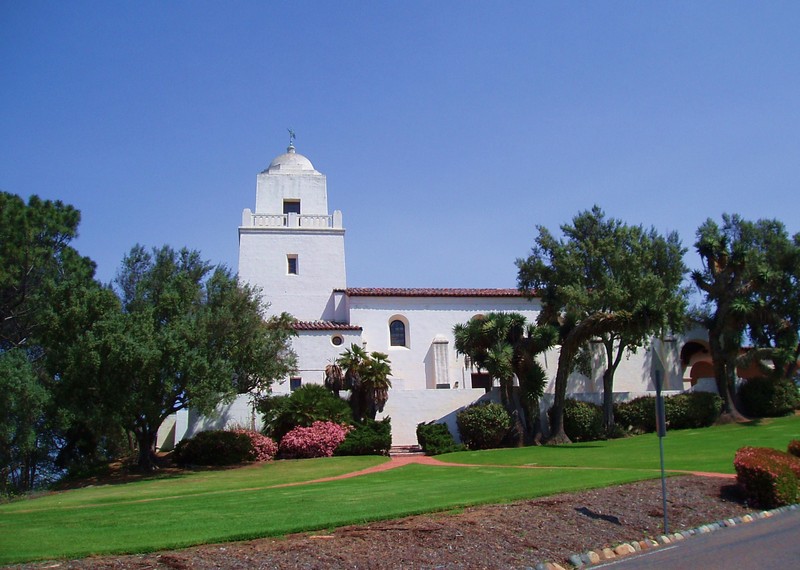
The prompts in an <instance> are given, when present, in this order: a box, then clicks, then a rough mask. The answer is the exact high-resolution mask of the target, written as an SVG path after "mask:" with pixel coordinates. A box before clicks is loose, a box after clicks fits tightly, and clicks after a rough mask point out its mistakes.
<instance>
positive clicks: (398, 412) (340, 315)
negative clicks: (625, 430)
mask: <svg viewBox="0 0 800 570" xmlns="http://www.w3.org/2000/svg"><path fill="white" fill-rule="evenodd" d="M344 237H345V228H344V226H343V217H342V213H341V212H340V211H338V210H334V211H333V212H330V211H329V208H328V195H327V182H326V178H325V175H323V174H322V173H320V172H318V171H317V170H315V169H314V167H313V165H312V163H311V161H310V160H309V159H308V158H306V157H304V156H303V155H301V154H298V153H297V152H296V150H295V148H294V146H293V145H290V146H289V148H288V149H287V152H286V153H284V154H281V155H280V156H278V157H276V158H275V159H274V160H273V161H272V163H271V164H270V165H269V167H268V168H267V169H266V170H264V171H263V172H261V173H260V174H259V175H258V179H257V186H256V202H255V210H250V209H249V208H248V209H245V210H244V212H243V214H242V223H241V226H240V227H239V278H240V279H241V280H242V281H243V282H246V283H249V284H251V285H253V286H256V287H258V288H260V289H261V291H262V294H263V296H264V299H265V300H266V301H267V302H268V303H269V305H270V307H269V312H270V313H271V314H279V313H281V312H287V313H290V314H291V315H292V316H294V317H295V319H296V320H297V322H296V325H295V328H296V330H297V333H298V336H297V337H296V338H295V339H293V349H294V351H295V352H296V354H297V356H298V370H297V372H296V374H294V375H293V376H292V378H289V379H286V381H284V382H282V383H279V384H276V385H275V386H274V387H273V392H274V393H276V394H288V393H289V392H290V391H291V390H294V389H296V388H298V387H299V386H301V385H303V384H309V383H322V382H323V380H324V369H325V366H326V365H328V364H330V363H332V362H333V361H334V360H335V359H336V358H337V357H338V356H339V355H341V353H342V352H343V351H344V349H346V348H348V347H350V346H351V345H352V344H357V345H359V346H362V347H364V348H365V349H366V350H367V351H370V352H372V351H379V352H383V353H386V354H388V355H389V360H390V361H391V368H392V377H391V382H392V389H391V390H390V392H389V400H388V403H387V405H386V408H385V410H384V412H383V416H390V417H391V418H392V435H393V444H394V445H414V444H416V434H415V430H416V426H417V424H418V423H420V422H423V421H431V420H438V421H444V422H446V423H447V424H448V425H449V426H450V428H451V431H452V432H453V433H454V435H455V434H457V432H456V428H455V414H456V412H457V411H459V410H460V409H463V408H464V407H465V406H468V405H469V404H471V403H473V402H475V401H477V400H479V399H481V398H486V397H491V394H487V391H488V390H490V388H491V385H492V382H491V379H489V378H488V377H487V376H486V375H485V374H481V373H480V371H477V370H474V369H473V368H472V367H471V366H470V365H469V362H468V361H465V358H464V356H463V355H459V354H457V353H456V351H455V347H454V338H453V327H454V326H455V325H456V324H458V323H466V322H467V321H469V320H470V319H472V318H473V317H475V316H477V315H482V314H485V313H489V312H498V311H514V312H518V313H521V314H523V315H524V316H525V317H527V319H528V320H529V321H531V322H532V321H535V319H536V317H537V315H538V314H539V312H540V310H541V305H540V302H539V300H538V299H528V298H526V297H525V296H523V295H522V294H521V293H520V292H519V291H517V290H516V289H401V288H396V289H393V288H364V287H357V288H348V286H347V282H346V267H345V246H344ZM557 360H558V349H557V348H556V349H554V350H551V351H549V352H548V353H546V354H545V355H543V356H542V363H543V364H544V365H545V368H546V370H547V371H548V374H549V376H550V382H549V385H548V387H547V390H546V395H545V398H543V407H549V402H551V401H552V392H553V389H554V383H555V372H556V364H557ZM602 363H603V360H602V353H601V352H600V347H599V346H598V347H597V366H595V373H594V374H593V375H592V377H586V376H583V375H580V374H577V373H576V374H573V375H572V376H571V377H570V382H569V389H568V390H569V392H570V394H572V395H573V396H574V397H578V398H580V399H584V400H590V401H595V402H597V403H599V402H600V400H601V398H602V368H603V366H602ZM683 369H684V366H683V365H682V363H681V361H680V356H679V352H678V349H677V347H676V343H674V342H671V343H661V342H660V341H658V340H654V341H653V343H652V344H651V346H650V347H649V348H647V349H641V350H640V352H638V353H637V354H634V355H631V356H630V357H629V358H627V359H624V360H623V362H622V363H621V364H620V367H619V369H618V372H617V374H616V377H615V396H616V397H617V398H619V399H627V398H629V397H634V396H638V395H642V394H645V393H648V392H650V391H652V390H653V389H654V385H653V379H654V377H655V373H656V372H657V371H658V372H659V373H661V374H662V377H663V378H664V379H665V384H664V385H665V388H666V389H668V390H677V391H680V390H682V389H683V387H684V383H683V378H682V372H683ZM548 394H550V396H549V397H548ZM245 398H246V397H244V396H243V397H242V398H240V400H241V401H238V402H236V403H235V404H234V407H235V410H237V411H233V410H234V408H232V407H229V408H226V409H223V410H222V414H221V417H222V418H223V420H217V421H216V422H215V423H214V422H212V423H214V425H210V424H209V423H208V420H207V419H200V418H194V419H192V418H190V419H188V420H186V419H185V418H184V419H183V420H181V418H179V420H178V422H177V424H178V425H179V426H180V425H183V424H185V425H186V427H185V429H183V430H181V429H180V427H179V428H176V429H178V431H180V432H181V433H177V434H176V436H177V439H180V438H181V436H183V435H185V436H190V435H192V434H193V433H194V432H196V431H199V430H200V429H207V428H209V427H224V423H225V422H227V423H231V422H232V423H236V424H238V425H253V426H254V427H258V426H259V425H260V424H259V421H258V418H256V417H255V416H254V415H252V414H251V413H248V412H246V411H242V410H247V406H246V405H245V404H244V400H245ZM240 416H242V417H240ZM379 417H381V416H379Z"/></svg>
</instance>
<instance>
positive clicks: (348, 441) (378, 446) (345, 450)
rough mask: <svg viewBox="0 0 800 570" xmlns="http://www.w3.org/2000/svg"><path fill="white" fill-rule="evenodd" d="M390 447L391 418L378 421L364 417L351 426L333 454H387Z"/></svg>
mask: <svg viewBox="0 0 800 570" xmlns="http://www.w3.org/2000/svg"><path fill="white" fill-rule="evenodd" d="M391 448H392V421H391V418H384V419H383V420H380V421H376V420H370V419H366V420H364V422H363V423H360V424H356V425H355V426H354V427H353V429H352V430H351V431H350V432H349V433H348V434H347V437H345V438H344V441H343V442H342V443H341V444H339V447H337V448H336V451H334V455H389V450H390V449H391Z"/></svg>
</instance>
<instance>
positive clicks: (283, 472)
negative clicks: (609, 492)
mask: <svg viewBox="0 0 800 570" xmlns="http://www.w3.org/2000/svg"><path fill="white" fill-rule="evenodd" d="M799 437H800V417H797V416H795V417H791V418H780V419H775V420H764V421H762V422H760V423H758V424H751V425H747V426H741V425H729V426H721V427H714V428H709V429H704V430H685V431H675V432H670V433H669V434H668V436H667V438H666V440H665V452H666V464H667V468H668V469H686V470H697V471H717V472H723V473H730V472H732V461H733V455H734V453H735V450H736V449H738V448H739V447H741V446H743V445H759V446H768V447H774V448H777V449H785V448H786V445H787V443H788V442H789V440H791V439H798V438H799ZM440 457H441V458H442V459H445V460H447V461H451V462H457V463H473V464H478V465H479V466H477V467H456V466H451V467H429V466H423V465H408V466H406V467H403V468H399V469H393V470H391V471H385V472H380V473H374V474H371V475H365V476H362V477H357V478H352V479H343V480H338V481H329V482H325V483H313V484H308V485H300V486H293V487H275V486H274V485H276V484H277V483H285V482H302V481H310V480H312V479H317V478H322V477H328V476H332V475H337V474H341V473H347V472H352V471H358V470H361V469H364V468H366V467H369V466H371V465H375V464H378V463H381V462H382V461H385V458H378V457H334V458H330V459H317V460H303V461H278V462H274V463H269V464H262V465H255V466H248V467H243V468H240V469H231V470H223V471H204V472H196V473H188V474H186V475H181V476H178V477H168V478H162V479H154V480H149V481H140V482H136V483H130V484H125V485H105V486H98V487H94V488H87V489H78V490H74V491H68V492H63V493H54V494H51V495H46V496H43V497H39V498H36V499H30V500H20V501H15V502H12V503H8V504H5V505H0V564H10V563H15V562H24V561H30V560H41V559H52V558H68V557H80V556H86V555H90V554H108V553H124V552H145V551H152V550H159V549H164V548H172V547H179V546H187V545H191V544H200V543H206V542H218V541H226V540H238V539H246V538H255V537H261V536H270V535H271V536H276V535H282V534H287V533H290V532H297V531H305V530H318V529H325V528H330V527H335V526H340V525H344V524H352V523H361V522H366V521H372V520H380V519H387V518H394V517H400V516H404V515H408V514H415V513H422V512H430V511H437V510H445V509H450V508H455V507H461V506H466V505H475V504H485V503H500V502H507V501H513V500H518V499H524V498H531V497H537V496H544V495H551V494H555V493H560V492H564V491H575V490H580V489H586V488H591V487H602V486H608V485H613V484H619V483H627V482H631V481H635V480H640V479H645V478H650V477H655V476H657V475H658V472H657V469H658V467H659V463H658V461H659V460H658V442H657V438H656V437H654V436H652V435H646V436H639V437H633V438H628V439H624V440H614V441H607V442H593V443H589V444H576V445H569V446H559V447H531V448H522V449H502V450H491V451H484V452H461V453H454V454H450V455H448V456H440ZM526 465H528V466H541V467H544V466H550V467H548V468H541V469H509V468H507V467H503V466H526ZM553 466H556V467H557V466H561V467H580V468H582V469H574V470H572V469H569V470H566V469H558V468H551V467H553Z"/></svg>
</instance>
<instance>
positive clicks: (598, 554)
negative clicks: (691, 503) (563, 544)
mask: <svg viewBox="0 0 800 570" xmlns="http://www.w3.org/2000/svg"><path fill="white" fill-rule="evenodd" d="M796 510H800V503H798V504H794V505H788V506H785V507H779V508H777V509H772V510H769V511H758V512H754V513H750V514H747V515H742V516H739V517H734V518H730V519H725V520H720V521H716V522H712V523H708V524H704V525H701V526H699V527H697V528H693V529H690V530H682V531H679V532H674V533H669V534H662V535H660V536H658V537H656V538H655V539H651V538H648V539H644V540H640V541H633V542H625V543H622V544H619V545H617V546H615V547H614V548H601V549H598V550H590V551H588V552H584V553H581V554H573V555H572V556H570V557H569V559H568V561H569V565H568V566H571V567H573V568H586V567H588V566H593V565H595V564H599V563H601V562H606V561H608V560H614V559H616V558H620V557H623V556H628V555H630V554H635V553H636V552H641V551H643V550H651V549H653V548H658V547H660V546H663V545H666V544H673V543H675V542H679V541H681V540H685V539H687V538H689V537H691V536H696V535H699V534H707V533H709V532H716V531H718V530H721V529H723V528H727V527H731V526H737V525H741V524H746V523H751V522H753V521H756V520H759V519H767V518H770V517H772V516H775V515H776V514H779V513H783V512H788V511H796ZM533 568H534V570H565V567H564V566H561V565H560V564H556V563H554V562H541V563H539V564H537V565H536V566H534V567H533Z"/></svg>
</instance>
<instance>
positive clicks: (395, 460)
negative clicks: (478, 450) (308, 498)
mask: <svg viewBox="0 0 800 570" xmlns="http://www.w3.org/2000/svg"><path fill="white" fill-rule="evenodd" d="M411 464H418V465H429V466H431V467H496V468H505V469H580V470H593V471H597V470H600V469H602V470H615V469H616V468H613V467H559V466H547V465H486V464H474V463H449V462H445V461H439V460H438V459H435V458H433V457H430V456H428V455H399V456H395V455H393V456H391V457H390V458H389V461H386V462H385V463H381V464H380V465H373V466H372V467H367V468H366V469H361V470H360V471H353V472H351V473H344V474H342V475H334V476H331V477H323V478H320V479H312V480H310V481H297V482H294V483H283V484H280V485H271V487H296V486H298V485H309V484H311V483H325V482H327V481H337V480H339V479H350V478H351V477H360V476H362V475H369V474H371V473H380V472H382V471H388V470H389V469H397V468H398V467H405V466H406V465H411ZM650 471H654V470H650ZM668 473H681V474H684V475H697V476H699V477H716V478H720V479H735V478H736V475H733V474H730V473H712V472H707V471H684V470H676V469H670V470H668Z"/></svg>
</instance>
